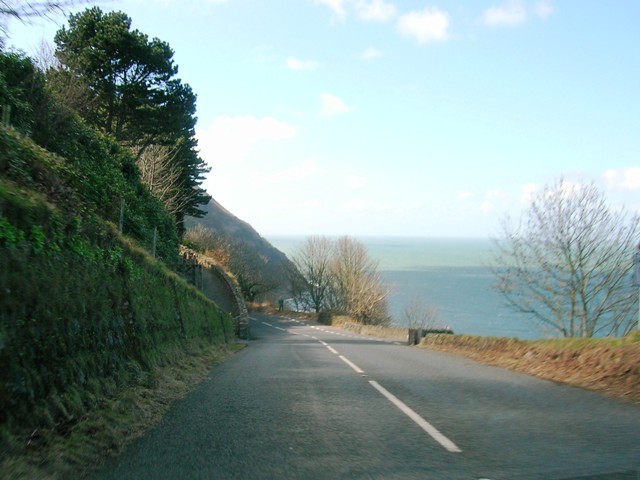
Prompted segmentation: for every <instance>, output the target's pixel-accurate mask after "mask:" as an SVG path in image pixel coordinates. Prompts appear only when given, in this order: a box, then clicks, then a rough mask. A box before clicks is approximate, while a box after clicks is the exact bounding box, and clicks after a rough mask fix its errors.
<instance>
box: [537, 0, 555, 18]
mask: <svg viewBox="0 0 640 480" xmlns="http://www.w3.org/2000/svg"><path fill="white" fill-rule="evenodd" d="M553 12H555V8H553V5H552V4H551V0H542V1H540V2H536V3H535V5H534V6H533V13H535V14H536V16H537V17H538V18H540V19H542V20H546V19H547V18H549V17H550V16H551V15H553Z"/></svg>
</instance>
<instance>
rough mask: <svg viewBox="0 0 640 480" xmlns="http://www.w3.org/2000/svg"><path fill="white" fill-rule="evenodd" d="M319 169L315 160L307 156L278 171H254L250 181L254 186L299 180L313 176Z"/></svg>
mask: <svg viewBox="0 0 640 480" xmlns="http://www.w3.org/2000/svg"><path fill="white" fill-rule="evenodd" d="M319 171H320V168H319V167H318V164H317V163H316V161H315V160H313V159H311V158H307V159H305V160H304V161H303V162H302V163H301V164H299V165H294V166H293V167H290V168H287V169H285V170H282V171H279V172H269V173H265V172H254V173H253V174H252V175H251V180H250V183H252V184H253V185H256V186H264V185H266V184H278V183H293V182H300V181H302V180H304V179H305V178H308V177H312V176H315V175H316V174H318V173H319Z"/></svg>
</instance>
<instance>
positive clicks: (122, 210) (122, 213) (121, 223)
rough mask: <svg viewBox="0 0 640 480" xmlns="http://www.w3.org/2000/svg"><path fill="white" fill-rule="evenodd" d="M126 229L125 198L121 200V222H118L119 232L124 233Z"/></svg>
mask: <svg viewBox="0 0 640 480" xmlns="http://www.w3.org/2000/svg"><path fill="white" fill-rule="evenodd" d="M123 227H124V198H123V199H121V200H120V221H119V222H118V230H120V233H122V229H123Z"/></svg>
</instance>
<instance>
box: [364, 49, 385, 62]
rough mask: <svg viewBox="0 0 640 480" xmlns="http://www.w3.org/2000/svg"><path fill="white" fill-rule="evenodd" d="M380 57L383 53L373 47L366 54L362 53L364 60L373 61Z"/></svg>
mask: <svg viewBox="0 0 640 480" xmlns="http://www.w3.org/2000/svg"><path fill="white" fill-rule="evenodd" d="M380 56H382V51H381V50H378V49H377V48H373V47H369V48H367V49H366V50H365V51H364V52H362V59H363V60H373V59H374V58H378V57H380Z"/></svg>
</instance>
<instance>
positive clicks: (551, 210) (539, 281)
mask: <svg viewBox="0 0 640 480" xmlns="http://www.w3.org/2000/svg"><path fill="white" fill-rule="evenodd" d="M638 234H639V218H638V216H637V215H634V216H632V217H631V218H629V216H628V215H627V213H626V212H625V211H624V210H622V211H614V210H612V209H611V208H609V206H608V205H607V203H606V201H605V198H604V196H603V195H602V193H601V192H600V191H599V190H598V189H597V188H596V187H595V186H594V185H593V184H590V185H571V184H568V183H567V182H565V181H564V180H560V181H558V182H557V183H555V184H553V185H551V186H546V187H545V188H544V189H543V190H542V191H541V192H540V193H539V194H538V195H537V196H536V197H535V199H534V201H533V203H532V204H531V206H530V208H529V209H528V211H527V212H526V213H525V215H524V216H523V218H522V219H521V221H520V222H519V223H518V224H516V225H513V223H512V222H511V221H510V220H509V219H508V218H506V219H505V221H504V223H503V229H502V238H500V239H499V240H496V245H497V251H498V253H497V255H496V258H495V265H496V266H495V267H494V269H493V270H494V273H495V275H496V277H497V283H496V288H497V290H498V291H499V292H500V293H502V295H503V296H504V298H505V299H506V300H507V302H508V304H509V305H511V306H512V307H514V308H515V309H516V310H518V311H520V312H524V313H528V314H529V315H531V316H532V317H533V318H534V319H536V320H537V321H538V323H539V325H540V326H544V327H546V328H547V329H548V328H551V329H552V330H553V331H555V332H556V333H557V334H559V335H561V336H563V337H574V336H580V337H591V336H594V335H619V334H625V333H627V332H628V331H629V330H631V328H632V326H633V324H634V321H635V315H636V314H637V303H636V302H637V290H636V289H635V288H633V285H632V266H633V265H632V261H631V255H632V252H633V249H634V244H635V243H636V242H637V239H638Z"/></svg>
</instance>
